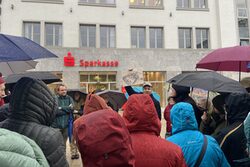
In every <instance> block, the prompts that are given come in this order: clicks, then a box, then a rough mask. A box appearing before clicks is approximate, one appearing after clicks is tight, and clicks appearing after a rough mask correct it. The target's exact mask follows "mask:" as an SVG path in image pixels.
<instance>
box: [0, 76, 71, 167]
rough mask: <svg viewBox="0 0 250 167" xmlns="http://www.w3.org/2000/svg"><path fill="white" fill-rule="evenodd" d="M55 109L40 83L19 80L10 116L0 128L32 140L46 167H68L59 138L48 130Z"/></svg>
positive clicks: (57, 132) (47, 92)
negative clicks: (41, 152)
mask: <svg viewBox="0 0 250 167" xmlns="http://www.w3.org/2000/svg"><path fill="white" fill-rule="evenodd" d="M56 109H57V103H56V100H55V98H54V96H53V95H52V93H51V92H50V90H49V88H48V87H47V85H46V84H45V83H44V82H43V81H40V80H37V79H33V78H28V77H24V78H21V79H20V80H19V81H18V82H17V83H16V85H15V88H14V90H13V92H12V96H11V101H10V115H9V116H8V118H7V119H6V120H4V121H3V122H1V123H0V128H5V129H8V130H11V131H15V132H17V133H20V134H22V135H25V136H27V137H29V138H30V139H32V140H34V141H35V142H36V143H37V145H39V147H40V148H41V150H42V151H43V153H44V155H45V157H46V159H47V161H48V163H49V165H50V167H68V166H69V164H68V162H67V159H66V155H65V152H64V150H65V145H64V143H63V137H62V134H61V133H60V131H59V130H57V129H54V128H51V127H50V125H51V123H52V122H53V120H54V119H55V115H56Z"/></svg>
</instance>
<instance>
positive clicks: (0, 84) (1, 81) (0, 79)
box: [0, 73, 5, 99]
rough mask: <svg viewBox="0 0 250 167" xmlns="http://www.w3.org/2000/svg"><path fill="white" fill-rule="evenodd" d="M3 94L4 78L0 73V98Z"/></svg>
mask: <svg viewBox="0 0 250 167" xmlns="http://www.w3.org/2000/svg"><path fill="white" fill-rule="evenodd" d="M4 96H5V80H4V79H3V77H2V73H0V99H1V98H3V97H4Z"/></svg>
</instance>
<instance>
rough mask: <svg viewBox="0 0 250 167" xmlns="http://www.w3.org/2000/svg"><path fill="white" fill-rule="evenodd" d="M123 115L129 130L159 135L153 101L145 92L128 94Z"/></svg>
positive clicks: (159, 126)
mask: <svg viewBox="0 0 250 167" xmlns="http://www.w3.org/2000/svg"><path fill="white" fill-rule="evenodd" d="M123 117H124V120H125V124H126V126H127V127H128V130H129V131H130V132H140V131H143V132H150V133H154V134H155V135H157V136H159V135H160V131H161V122H160V121H159V118H158V115H157V112H156V109H155V106H154V102H153V101H152V99H151V97H150V96H149V95H147V94H134V95H132V96H129V98H128V101H127V104H126V108H125V111H124V112H123Z"/></svg>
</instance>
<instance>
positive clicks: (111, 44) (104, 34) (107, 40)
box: [100, 26, 115, 48]
mask: <svg viewBox="0 0 250 167" xmlns="http://www.w3.org/2000/svg"><path fill="white" fill-rule="evenodd" d="M100 42H101V43H100V46H101V48H115V26H101V27H100Z"/></svg>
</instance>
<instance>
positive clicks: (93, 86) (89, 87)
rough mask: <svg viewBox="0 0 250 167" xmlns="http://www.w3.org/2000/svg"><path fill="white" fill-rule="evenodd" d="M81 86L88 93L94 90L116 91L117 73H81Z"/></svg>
mask: <svg viewBox="0 0 250 167" xmlns="http://www.w3.org/2000/svg"><path fill="white" fill-rule="evenodd" d="M80 86H81V88H82V89H84V90H85V91H86V92H92V91H93V90H97V89H100V90H116V89H117V87H116V72H112V71H110V72H105V71H96V72H80Z"/></svg>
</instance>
